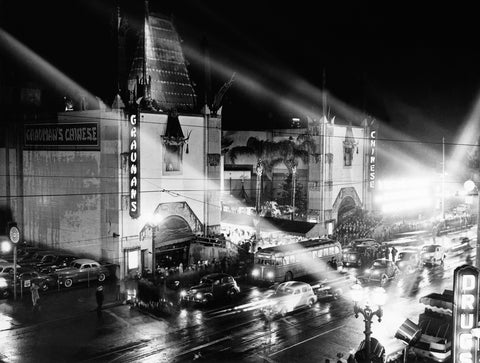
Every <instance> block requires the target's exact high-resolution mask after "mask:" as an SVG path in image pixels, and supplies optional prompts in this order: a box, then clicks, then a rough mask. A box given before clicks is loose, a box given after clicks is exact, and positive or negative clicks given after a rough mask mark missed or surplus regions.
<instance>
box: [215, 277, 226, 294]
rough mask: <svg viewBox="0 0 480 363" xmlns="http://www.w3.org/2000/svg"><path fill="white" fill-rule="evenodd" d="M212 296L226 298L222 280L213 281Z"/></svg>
mask: <svg viewBox="0 0 480 363" xmlns="http://www.w3.org/2000/svg"><path fill="white" fill-rule="evenodd" d="M212 294H213V296H214V297H215V298H219V297H222V296H224V295H225V294H224V288H223V286H222V282H221V280H220V278H216V279H215V280H213V284H212Z"/></svg>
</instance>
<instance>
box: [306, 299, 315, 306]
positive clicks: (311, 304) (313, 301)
mask: <svg viewBox="0 0 480 363" xmlns="http://www.w3.org/2000/svg"><path fill="white" fill-rule="evenodd" d="M313 304H315V300H314V299H309V300H308V303H307V306H308V307H309V308H312V307H313Z"/></svg>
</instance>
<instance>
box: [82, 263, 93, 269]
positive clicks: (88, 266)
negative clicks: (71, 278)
mask: <svg viewBox="0 0 480 363" xmlns="http://www.w3.org/2000/svg"><path fill="white" fill-rule="evenodd" d="M90 267H92V266H90V265H89V264H86V265H83V266H82V268H90Z"/></svg>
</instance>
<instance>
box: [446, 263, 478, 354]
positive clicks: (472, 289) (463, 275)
mask: <svg viewBox="0 0 480 363" xmlns="http://www.w3.org/2000/svg"><path fill="white" fill-rule="evenodd" d="M478 277H479V270H478V269H477V268H476V267H474V266H470V265H464V266H460V267H457V268H456V269H455V272H454V275H453V291H454V295H453V299H454V300H453V342H452V346H453V363H474V362H477V344H476V342H475V338H474V337H473V335H472V329H473V328H476V327H477V325H478V292H479V286H478Z"/></svg>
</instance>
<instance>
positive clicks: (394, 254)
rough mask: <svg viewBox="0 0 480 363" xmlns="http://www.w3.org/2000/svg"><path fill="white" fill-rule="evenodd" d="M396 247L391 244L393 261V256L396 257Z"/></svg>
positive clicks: (393, 259)
mask: <svg viewBox="0 0 480 363" xmlns="http://www.w3.org/2000/svg"><path fill="white" fill-rule="evenodd" d="M397 252H398V251H397V249H396V248H395V246H392V261H393V262H395V258H396V257H397Z"/></svg>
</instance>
